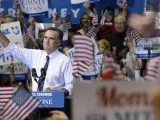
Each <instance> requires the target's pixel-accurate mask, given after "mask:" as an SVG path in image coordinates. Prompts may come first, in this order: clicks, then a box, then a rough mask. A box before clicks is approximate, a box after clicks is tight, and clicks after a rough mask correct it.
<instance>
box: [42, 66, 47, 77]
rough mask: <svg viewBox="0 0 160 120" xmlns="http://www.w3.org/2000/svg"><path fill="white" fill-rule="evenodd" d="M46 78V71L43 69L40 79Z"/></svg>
mask: <svg viewBox="0 0 160 120" xmlns="http://www.w3.org/2000/svg"><path fill="white" fill-rule="evenodd" d="M45 76H46V70H45V69H44V68H41V77H45Z"/></svg>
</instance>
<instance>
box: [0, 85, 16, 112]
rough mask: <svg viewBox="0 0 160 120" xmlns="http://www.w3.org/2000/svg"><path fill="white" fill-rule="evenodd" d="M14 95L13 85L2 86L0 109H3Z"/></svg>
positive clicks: (0, 89) (0, 90) (0, 88)
mask: <svg viewBox="0 0 160 120" xmlns="http://www.w3.org/2000/svg"><path fill="white" fill-rule="evenodd" d="M12 95H13V87H0V111H2V109H3V108H4V106H5V104H6V103H7V102H8V101H9V100H10V99H11V98H12ZM0 113H1V112H0Z"/></svg>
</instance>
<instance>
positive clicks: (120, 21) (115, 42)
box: [106, 15, 127, 62]
mask: <svg viewBox="0 0 160 120" xmlns="http://www.w3.org/2000/svg"><path fill="white" fill-rule="evenodd" d="M114 26H115V32H114V33H112V34H110V35H108V36H107V37H106V40H108V41H109V42H110V44H111V50H112V54H113V57H114V58H115V59H116V60H117V62H119V60H120V59H121V57H122V55H121V54H120V53H121V52H122V50H123V49H124V48H125V46H124V45H125V44H124V42H125V37H126V20H125V17H124V16H123V15H119V16H116V17H115V18H114ZM126 53H127V51H126ZM126 53H124V54H126Z"/></svg>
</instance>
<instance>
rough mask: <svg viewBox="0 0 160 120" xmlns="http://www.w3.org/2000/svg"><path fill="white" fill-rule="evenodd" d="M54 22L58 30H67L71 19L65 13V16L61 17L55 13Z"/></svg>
mask: <svg viewBox="0 0 160 120" xmlns="http://www.w3.org/2000/svg"><path fill="white" fill-rule="evenodd" d="M56 17H57V18H56V23H55V27H57V28H59V29H60V30H62V31H63V32H66V31H68V30H69V29H70V28H72V26H71V21H70V16H69V15H67V16H66V17H64V18H62V17H60V16H58V15H56Z"/></svg>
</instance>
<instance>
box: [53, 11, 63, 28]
mask: <svg viewBox="0 0 160 120" xmlns="http://www.w3.org/2000/svg"><path fill="white" fill-rule="evenodd" d="M55 17H56V22H55V27H57V28H59V27H60V26H61V25H62V24H63V19H62V18H61V17H60V16H59V15H58V14H56V15H55Z"/></svg>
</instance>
